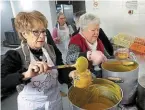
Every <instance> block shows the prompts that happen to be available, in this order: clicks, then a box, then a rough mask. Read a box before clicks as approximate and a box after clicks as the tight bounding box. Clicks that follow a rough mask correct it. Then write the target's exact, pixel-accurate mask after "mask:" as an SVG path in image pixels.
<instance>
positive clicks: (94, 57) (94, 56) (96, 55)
mask: <svg viewBox="0 0 145 110" xmlns="http://www.w3.org/2000/svg"><path fill="white" fill-rule="evenodd" d="M87 58H88V60H89V61H92V62H93V64H94V65H99V64H100V63H102V62H104V61H106V60H107V58H106V57H105V55H104V54H103V53H102V52H101V51H88V52H87Z"/></svg>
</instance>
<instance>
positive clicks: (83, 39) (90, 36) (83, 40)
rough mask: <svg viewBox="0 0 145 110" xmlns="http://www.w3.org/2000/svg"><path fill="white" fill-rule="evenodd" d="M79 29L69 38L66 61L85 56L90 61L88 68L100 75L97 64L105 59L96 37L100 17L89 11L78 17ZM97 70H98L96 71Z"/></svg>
mask: <svg viewBox="0 0 145 110" xmlns="http://www.w3.org/2000/svg"><path fill="white" fill-rule="evenodd" d="M79 27H80V31H79V33H78V34H76V35H75V36H73V37H72V38H71V39H70V42H69V46H68V53H67V57H66V61H67V63H68V64H71V63H74V62H75V61H76V59H77V58H78V57H79V56H85V57H86V58H87V59H88V61H89V62H90V70H91V72H92V73H94V74H95V76H96V77H102V75H101V72H100V68H99V67H98V65H99V64H100V63H102V62H104V61H106V57H105V55H104V54H105V48H104V45H103V43H102V41H101V40H100V39H99V38H98V36H99V30H100V19H99V18H98V17H97V16H96V15H94V14H91V13H85V14H83V15H82V16H80V18H79ZM97 71H98V72H97Z"/></svg>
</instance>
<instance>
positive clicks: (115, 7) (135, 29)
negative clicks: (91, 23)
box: [86, 0, 145, 38]
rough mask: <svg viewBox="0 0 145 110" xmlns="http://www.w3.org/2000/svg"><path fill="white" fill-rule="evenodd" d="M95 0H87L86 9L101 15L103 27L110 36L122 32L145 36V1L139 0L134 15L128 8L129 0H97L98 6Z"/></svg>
mask: <svg viewBox="0 0 145 110" xmlns="http://www.w3.org/2000/svg"><path fill="white" fill-rule="evenodd" d="M93 1H94V0H86V11H87V12H92V13H95V14H97V15H98V16H99V17H100V19H101V27H102V28H103V30H104V31H105V33H106V34H107V36H108V37H109V38H111V37H113V36H115V35H116V34H118V33H120V32H123V33H126V34H129V35H133V36H140V37H144V38H145V1H143V0H138V5H137V10H134V14H133V15H129V14H128V10H129V9H128V8H126V1H129V0H117V1H115V0H95V1H98V7H96V8H95V7H94V6H93Z"/></svg>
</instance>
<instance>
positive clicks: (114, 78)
mask: <svg viewBox="0 0 145 110" xmlns="http://www.w3.org/2000/svg"><path fill="white" fill-rule="evenodd" d="M106 79H108V80H110V81H113V82H115V83H123V82H124V80H122V79H121V78H119V77H107V78H106Z"/></svg>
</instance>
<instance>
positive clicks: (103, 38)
mask: <svg viewBox="0 0 145 110" xmlns="http://www.w3.org/2000/svg"><path fill="white" fill-rule="evenodd" d="M83 14H85V11H79V12H77V13H76V14H75V17H74V18H75V19H74V20H75V25H76V27H77V31H75V32H74V33H73V34H72V36H74V35H76V34H78V33H79V31H80V28H79V18H80V16H81V15H83ZM98 38H99V39H100V40H101V41H102V43H103V45H104V47H105V49H106V51H107V52H108V54H109V55H110V57H112V56H114V49H113V46H112V44H111V42H110V40H109V39H108V37H107V36H106V34H105V32H104V31H103V29H102V28H100V29H99V36H98Z"/></svg>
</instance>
